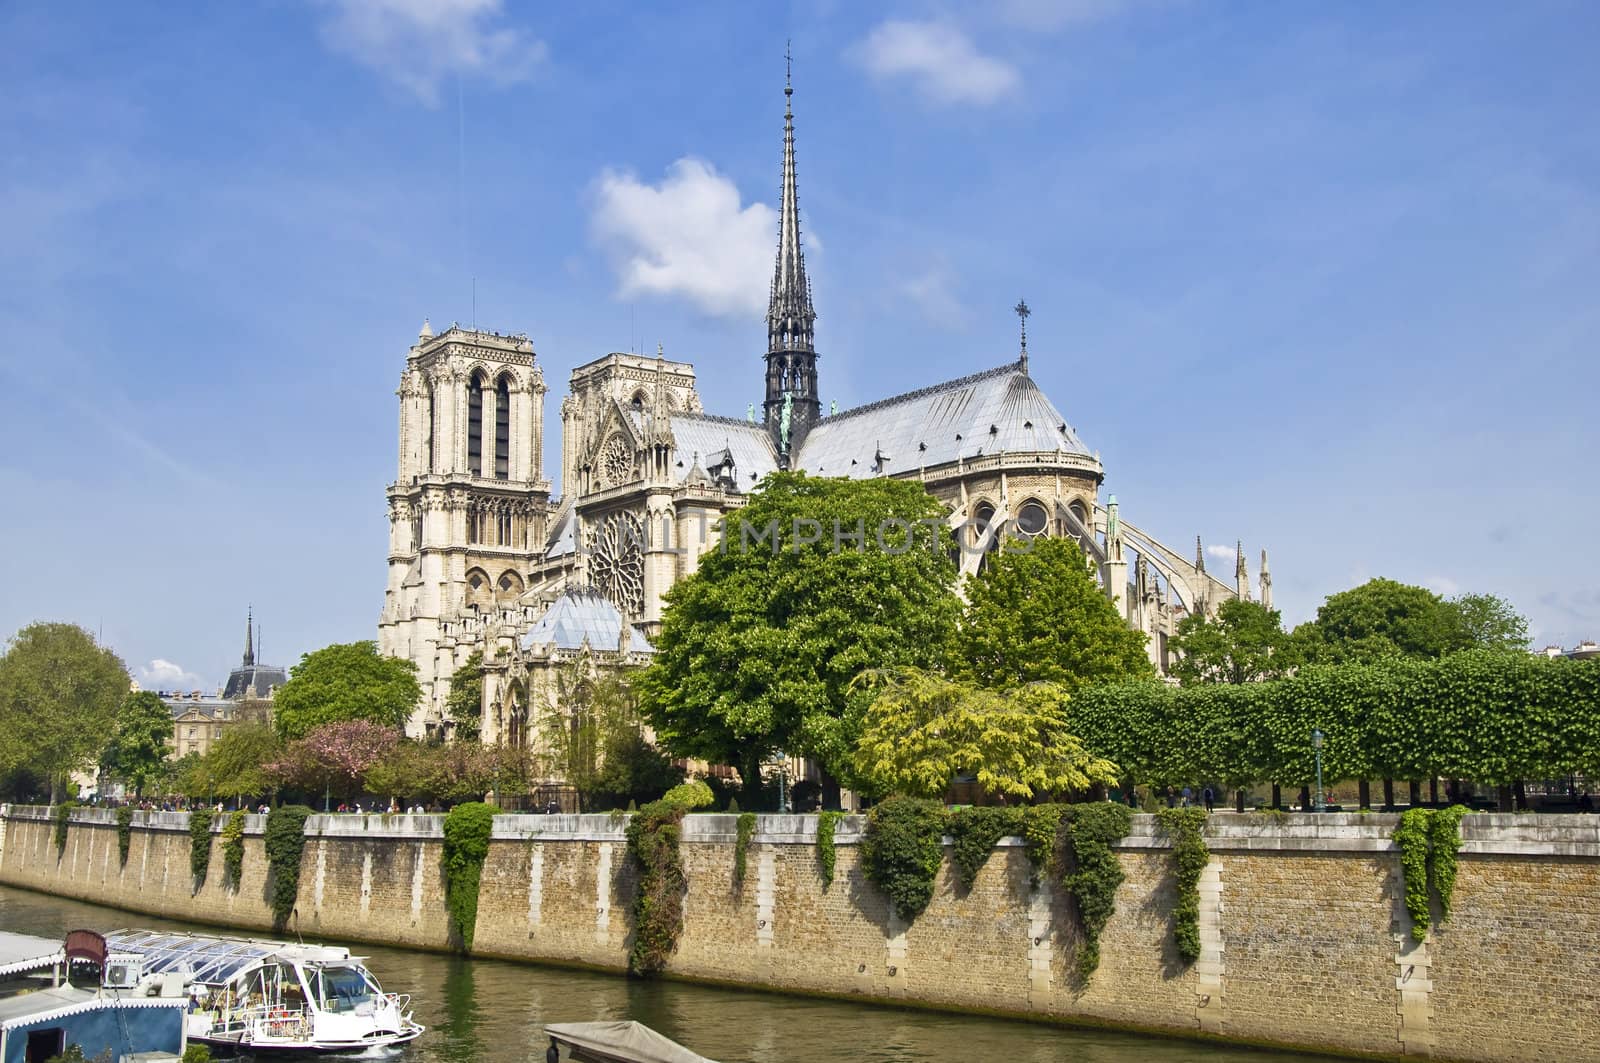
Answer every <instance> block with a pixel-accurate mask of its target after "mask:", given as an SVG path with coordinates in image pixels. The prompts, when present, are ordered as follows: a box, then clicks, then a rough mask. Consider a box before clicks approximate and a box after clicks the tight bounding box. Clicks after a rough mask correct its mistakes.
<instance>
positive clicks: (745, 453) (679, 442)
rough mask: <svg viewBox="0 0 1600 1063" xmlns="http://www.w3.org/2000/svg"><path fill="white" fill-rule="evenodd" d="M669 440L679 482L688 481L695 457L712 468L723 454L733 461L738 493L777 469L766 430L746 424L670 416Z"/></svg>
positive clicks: (725, 419)
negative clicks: (670, 435)
mask: <svg viewBox="0 0 1600 1063" xmlns="http://www.w3.org/2000/svg"><path fill="white" fill-rule="evenodd" d="M672 441H673V452H672V462H673V468H674V470H675V471H676V470H677V469H678V467H680V466H681V467H682V470H683V471H682V472H679V473H678V474H677V475H678V479H679V480H680V481H683V480H687V479H688V477H689V472H690V469H691V468H692V467H693V465H694V461H695V456H696V455H698V456H699V457H700V458H701V460H702V461H704V462H705V464H706V467H707V468H711V467H712V466H713V465H715V463H716V462H717V460H718V459H719V458H720V457H721V456H722V454H723V452H724V451H726V452H727V456H728V457H731V458H732V459H733V466H734V474H735V476H736V477H737V478H738V481H739V490H740V491H748V490H750V489H751V488H752V487H754V486H755V485H756V483H757V482H758V481H760V480H761V479H762V478H763V477H764V476H766V475H767V474H768V473H769V472H772V471H774V470H775V469H777V467H778V455H777V453H776V452H775V451H774V450H773V449H772V437H771V436H770V435H768V434H767V430H766V428H764V427H763V426H761V425H759V424H751V423H750V422H749V421H740V420H737V419H735V418H732V417H710V416H707V415H705V414H691V413H675V414H673V415H672Z"/></svg>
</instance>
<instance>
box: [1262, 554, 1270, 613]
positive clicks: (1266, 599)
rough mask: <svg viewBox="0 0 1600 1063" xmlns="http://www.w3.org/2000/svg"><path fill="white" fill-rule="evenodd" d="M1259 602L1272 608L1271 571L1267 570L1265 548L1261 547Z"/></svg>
mask: <svg viewBox="0 0 1600 1063" xmlns="http://www.w3.org/2000/svg"><path fill="white" fill-rule="evenodd" d="M1261 604H1262V605H1263V606H1264V607H1266V608H1268V609H1271V608H1272V573H1271V572H1269V571H1268V570H1267V548H1266V547H1264V546H1263V547H1262V548H1261Z"/></svg>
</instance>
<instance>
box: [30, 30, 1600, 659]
mask: <svg viewBox="0 0 1600 1063" xmlns="http://www.w3.org/2000/svg"><path fill="white" fill-rule="evenodd" d="M791 37H792V38H793V50H794V55H795V84H796V93H795V109H796V115H797V118H796V124H797V128H798V137H799V149H798V156H799V173H800V195H801V207H802V212H803V216H804V223H805V225H806V227H807V229H808V235H809V237H810V239H811V250H810V258H809V265H810V266H811V269H812V273H813V280H814V283H815V287H816V290H817V300H818V304H819V313H820V317H819V322H818V344H819V348H820V350H821V351H822V354H823V361H822V390H823V395H824V398H825V399H837V400H838V401H839V403H840V404H841V405H843V406H848V405H852V404H854V403H857V402H860V401H866V400H870V399H873V398H878V397H882V396H884V395H887V394H890V393H894V392H898V391H903V390H907V389H909V388H912V387H916V386H920V385H924V384H928V383H932V382H935V381H937V380H939V379H942V378H945V377H950V376H956V375H961V374H964V373H968V372H972V371H974V370H976V369H979V368H984V367H987V366H989V365H992V364H997V363H999V362H1001V361H1005V360H1009V359H1010V358H1012V357H1014V351H1015V335H1016V320H1015V318H1014V317H1013V316H1012V314H1011V312H1010V308H1011V306H1012V305H1013V304H1014V303H1015V302H1016V301H1017V299H1018V298H1019V297H1026V298H1027V301H1028V303H1029V304H1030V306H1032V308H1033V310H1034V314H1033V317H1032V318H1031V319H1030V320H1029V340H1030V342H1029V347H1030V350H1031V352H1032V354H1033V361H1032V365H1033V372H1034V375H1035V377H1036V378H1037V379H1038V380H1039V382H1040V383H1041V385H1042V386H1043V387H1044V388H1045V390H1046V391H1047V392H1048V393H1049V394H1050V395H1051V397H1052V398H1053V399H1054V400H1055V402H1056V404H1057V405H1058V406H1059V407H1060V408H1061V409H1062V410H1063V412H1064V413H1065V414H1066V416H1067V418H1068V419H1069V420H1070V421H1071V422H1072V424H1073V425H1074V427H1075V428H1076V429H1077V430H1078V432H1079V433H1080V434H1081V435H1082V437H1083V438H1084V439H1085V441H1086V442H1087V443H1088V444H1089V445H1090V446H1092V447H1094V448H1097V449H1098V450H1099V451H1100V452H1101V455H1102V458H1103V460H1104V462H1105V465H1106V469H1107V482H1106V490H1107V491H1108V492H1114V493H1116V494H1117V495H1118V498H1119V500H1120V501H1121V503H1122V506H1123V512H1124V514H1125V515H1126V516H1127V517H1128V518H1129V519H1131V520H1132V521H1134V522H1135V523H1136V524H1138V525H1140V526H1141V527H1143V528H1145V529H1146V530H1148V531H1151V532H1153V533H1155V534H1157V535H1159V536H1161V537H1162V538H1164V539H1166V540H1167V541H1168V542H1169V543H1171V544H1173V545H1175V546H1178V547H1180V548H1184V547H1186V544H1190V543H1192V542H1193V540H1194V536H1195V535H1197V534H1199V535H1202V536H1203V537H1204V539H1205V542H1206V543H1207V544H1209V545H1212V546H1216V547H1218V548H1219V552H1231V547H1232V544H1233V542H1234V541H1235V540H1236V539H1243V540H1244V543H1245V547H1246V550H1247V551H1249V552H1250V556H1251V558H1252V569H1253V568H1254V564H1255V562H1254V558H1255V556H1256V552H1257V551H1259V549H1260V548H1261V547H1262V546H1266V547H1268V548H1269V549H1270V550H1271V553H1272V568H1273V574H1274V578H1275V589H1276V594H1277V598H1278V604H1279V605H1280V606H1281V607H1282V608H1283V610H1284V613H1285V619H1286V620H1287V621H1289V622H1290V623H1293V622H1297V621H1300V620H1303V619H1306V618H1307V617H1309V616H1310V615H1311V614H1312V613H1313V612H1314V611H1315V608H1316V606H1317V604H1318V603H1319V602H1320V601H1321V599H1322V598H1323V597H1324V596H1325V595H1326V594H1328V593H1331V592H1333V591H1337V590H1340V589H1343V588H1345V587H1348V586H1351V585H1353V584H1355V583H1357V582H1360V581H1362V580H1364V579H1366V578H1368V577H1370V576H1375V575H1385V576H1390V577H1393V578H1396V579H1401V580H1405V581H1409V582H1416V583H1423V584H1427V585H1429V586H1432V587H1434V588H1436V589H1439V590H1441V591H1445V592H1453V591H1457V590H1476V591H1487V592H1493V593H1497V594H1501V595H1504V596H1506V597H1507V598H1509V599H1510V600H1511V601H1512V602H1513V603H1514V604H1516V605H1517V606H1518V607H1519V608H1520V609H1521V610H1522V611H1524V612H1525V613H1526V614H1527V615H1528V616H1529V617H1530V618H1531V619H1532V622H1533V628H1534V632H1535V637H1536V639H1537V640H1538V641H1539V642H1541V643H1543V642H1561V643H1566V644H1571V643H1573V642H1575V641H1577V640H1578V639H1580V638H1585V637H1589V638H1593V637H1596V636H1600V552H1597V551H1596V550H1595V548H1594V534H1595V528H1596V523H1597V517H1600V504H1597V501H1596V495H1595V491H1594V489H1593V486H1592V484H1593V479H1594V472H1593V468H1594V463H1595V460H1596V454H1597V446H1596V443H1597V430H1596V428H1595V405H1596V398H1595V395H1596V390H1595V386H1594V373H1593V365H1594V356H1595V351H1596V345H1597V344H1596V341H1597V339H1600V299H1597V297H1596V291H1597V290H1600V289H1597V286H1596V278H1597V276H1600V125H1597V123H1596V122H1595V121H1594V113H1593V108H1594V104H1595V101H1596V100H1597V99H1600V68H1597V66H1596V64H1594V63H1593V62H1592V58H1593V56H1592V48H1593V42H1594V41H1595V40H1596V39H1597V38H1600V6H1596V5H1594V4H1591V3H1586V2H1582V0H1573V2H1570V3H1561V2H1549V3H1534V4H1502V3H1436V4H1430V3H1416V4H1403V5H1379V4H1344V5H1312V4H1280V3H1268V2H1260V3H1252V2H1238V3H1203V2H1199V0H1194V2H1182V0H1148V2H1139V0H997V2H996V3H994V4H989V5H957V4H918V3H891V4H884V5H854V4H841V3H833V2H829V0H817V2H814V3H805V2H797V3H794V4H791V5H789V6H788V7H783V6H778V5H767V4H748V3H729V4H720V5H711V4H706V5H694V6H691V7H687V8H686V9H685V10H681V11H668V10H665V9H664V8H663V9H658V8H655V7H650V8H646V7H645V6H644V5H633V4H624V3H607V2H598V3H593V4H585V5H566V6H565V7H558V6H556V5H549V6H545V5H539V6H535V5H532V4H510V3H500V2H497V0H433V2H428V0H369V2H357V0H274V2H264V3H256V4H242V3H241V4H226V5H224V4H202V3H173V4H161V5H157V4H142V5H133V4H111V3H105V4H57V3H48V2H34V0H13V2H11V3H8V4H6V5H4V6H0V39H4V40H5V41H7V42H8V43H7V62H6V64H5V66H4V68H3V69H0V132H3V134H4V138H5V143H6V145H7V151H6V153H5V157H4V159H3V161H0V225H3V232H4V236H5V245H6V250H7V254H5V255H4V256H0V336H3V337H4V340H3V341H0V498H3V499H4V500H5V506H4V510H3V514H4V519H3V520H0V635H9V633H11V632H13V631H15V629H16V628H18V627H20V626H21V625H22V624H25V623H27V622H28V621H30V620H33V619H36V618H53V619H69V620H74V621H77V622H80V623H83V624H84V625H86V626H88V627H90V628H96V629H100V630H103V632H104V637H105V639H106V641H107V642H109V643H110V644H111V645H113V646H114V647H115V648H116V649H117V650H118V651H119V652H120V653H121V654H122V655H123V657H124V659H125V660H126V661H127V662H128V664H129V666H130V668H131V669H132V670H133V671H134V673H135V675H136V676H137V677H140V678H142V679H144V680H145V681H146V682H149V683H154V684H157V685H164V686H172V685H191V684H193V685H204V686H208V687H209V686H212V685H214V684H216V683H217V682H218V681H219V680H220V679H221V678H222V677H223V676H224V675H225V673H226V670H227V668H228V667H230V666H231V665H232V664H233V663H235V662H236V661H237V659H238V655H239V652H240V650H241V649H242V647H241V645H240V643H241V642H242V638H243V631H242V628H243V618H244V612H245V608H246V605H247V603H254V606H255V610H256V615H257V616H258V617H259V618H260V619H261V620H262V622H263V624H264V626H265V632H264V639H265V650H266V654H265V655H266V656H267V657H268V658H271V659H272V660H273V661H274V662H277V663H283V664H291V663H293V662H294V661H295V660H297V659H298V657H299V655H300V654H301V653H303V652H305V651H306V650H308V649H313V648H315V647H317V646H320V645H323V644H326V643H328V642H333V641H347V640H353V639H357V638H370V637H373V635H374V633H375V630H376V621H377V616H378V611H379V607H380V605H381V600H382V591H383V585H384V552H385V548H386V520H385V504H384V495H383V492H384V485H385V484H386V483H387V482H388V481H389V480H390V479H391V478H392V477H393V475H394V465H395V452H396V442H395V426H396V419H397V406H396V399H395V396H394V389H395V386H396V383H397V380H398V374H399V370H400V368H401V365H402V363H403V359H404V356H405V352H406V349H407V347H408V345H409V344H410V343H411V342H412V340H413V338H414V337H415V335H416V332H417V329H418V327H419V326H420V324H421V322H422V319H423V318H424V317H425V316H426V317H430V318H431V319H432V321H433V323H434V324H435V326H439V325H442V324H445V323H448V322H450V321H451V320H460V321H462V322H463V323H470V322H471V321H472V320H473V319H474V314H475V315H476V321H477V323H478V324H479V325H480V326H483V327H489V328H495V329H499V330H501V331H526V332H527V333H528V334H529V335H530V336H531V337H532V339H533V342H534V346H535V348H536V350H537V351H538V352H539V355H540V357H541V358H542V360H543V362H544V365H545V372H546V377H547V380H548V381H549V382H550V385H551V397H550V400H549V402H548V404H547V420H548V424H547V429H546V439H547V449H546V463H547V466H548V467H549V468H548V472H549V474H550V475H551V476H552V478H554V477H555V476H556V475H557V472H558V452H559V447H558V445H557V443H556V441H557V440H558V439H559V422H558V414H557V409H558V406H559V400H560V396H561V395H562V394H563V393H564V392H565V381H566V377H567V374H568V372H569V371H570V370H571V368H572V367H573V366H575V365H578V364H580V363H582V362H585V361H588V360H590V359H591V358H594V357H597V356H599V355H601V354H603V353H605V352H606V351H608V350H627V349H629V348H630V346H631V347H634V348H638V349H643V350H652V351H653V350H654V347H655V345H656V343H658V342H659V343H661V344H663V345H664V346H665V349H666V351H667V353H668V355H669V356H671V357H675V358H682V359H686V360H690V361H693V362H694V363H695V364H696V365H697V367H698V369H699V371H700V384H701V389H702V393H703V396H704V398H705V401H706V405H707V407H708V408H709V409H711V410H714V411H720V412H725V413H730V414H739V413H742V412H743V411H744V409H745V405H746V403H748V402H750V401H752V400H759V388H760V381H761V363H760V354H761V352H762V350H763V344H764V338H765V337H764V332H763V327H762V325H761V322H760V312H761V309H762V307H763V304H764V299H765V292H766V285H767V282H768V277H769V276H770V268H771V267H770V262H771V254H772V248H773V245H774V239H775V229H774V226H775V222H774V220H773V219H774V214H773V207H774V205H775V203H776V199H777V192H778V178H779V162H780V147H781V127H782V94H781V87H782V74H783V49H784V42H785V39H786V38H791ZM474 278H476V280H475V282H474ZM474 290H475V292H476V308H475V309H474ZM1217 563H1219V564H1221V565H1222V566H1223V567H1224V568H1227V562H1226V561H1220V560H1219V561H1218V562H1217Z"/></svg>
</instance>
